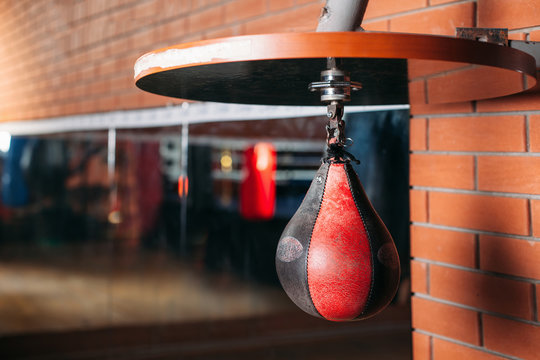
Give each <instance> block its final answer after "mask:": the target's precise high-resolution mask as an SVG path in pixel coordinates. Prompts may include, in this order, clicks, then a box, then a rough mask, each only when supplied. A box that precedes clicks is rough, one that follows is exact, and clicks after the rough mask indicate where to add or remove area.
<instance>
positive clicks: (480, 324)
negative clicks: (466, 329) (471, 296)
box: [476, 312, 484, 347]
mask: <svg viewBox="0 0 540 360" xmlns="http://www.w3.org/2000/svg"><path fill="white" fill-rule="evenodd" d="M476 316H477V321H478V340H479V342H480V346H481V347H484V320H483V316H482V313H480V312H478V313H477V314H476Z"/></svg>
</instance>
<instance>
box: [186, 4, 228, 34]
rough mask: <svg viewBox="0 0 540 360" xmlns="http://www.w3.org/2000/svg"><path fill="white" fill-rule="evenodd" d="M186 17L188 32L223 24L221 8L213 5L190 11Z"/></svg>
mask: <svg viewBox="0 0 540 360" xmlns="http://www.w3.org/2000/svg"><path fill="white" fill-rule="evenodd" d="M187 19H188V29H189V32H191V33H193V32H197V31H202V30H207V29H210V28H213V27H216V26H219V25H221V24H223V8H222V7H213V8H209V9H207V10H203V11H200V12H196V13H191V14H190V15H189V17H188V18H187Z"/></svg>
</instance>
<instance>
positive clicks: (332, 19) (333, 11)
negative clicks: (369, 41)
mask: <svg viewBox="0 0 540 360" xmlns="http://www.w3.org/2000/svg"><path fill="white" fill-rule="evenodd" d="M368 1H369V0H326V5H325V6H324V8H323V10H322V13H321V16H320V17H319V25H318V26H317V32H329V31H356V30H362V29H361V28H360V25H362V20H363V19H364V14H365V12H366V8H367V5H368Z"/></svg>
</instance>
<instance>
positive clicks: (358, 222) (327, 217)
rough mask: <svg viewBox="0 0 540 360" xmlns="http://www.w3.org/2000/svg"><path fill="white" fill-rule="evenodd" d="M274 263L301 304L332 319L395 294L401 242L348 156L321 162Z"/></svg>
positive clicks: (379, 305) (368, 311)
mask: <svg viewBox="0 0 540 360" xmlns="http://www.w3.org/2000/svg"><path fill="white" fill-rule="evenodd" d="M276 269H277V273H278V276H279V280H280V282H281V284H282V286H283V288H284V289H285V291H286V293H287V295H289V297H290V298H291V300H292V301H293V302H294V303H295V304H296V305H297V306H299V307H300V308H301V309H302V310H304V311H305V312H307V313H308V314H311V315H314V316H318V317H322V318H325V319H328V320H334V321H346V320H359V319H365V318H367V317H370V316H372V315H375V314H376V313H378V312H379V311H381V310H382V309H383V308H384V307H386V305H388V303H389V302H390V301H391V300H392V298H393V297H394V295H395V293H396V290H397V287H398V283H399V277H400V267H399V257H398V254H397V251H396V247H395V245H394V242H393V240H392V237H391V236H390V233H389V232H388V230H387V229H386V226H385V225H384V223H383V222H382V220H381V219H380V218H379V216H378V215H377V213H376V212H375V210H374V209H373V206H372V205H371V203H370V201H369V200H368V198H367V196H366V194H365V192H364V189H363V188H362V185H361V183H360V180H359V179H358V175H357V174H356V172H355V171H354V169H353V167H352V165H350V164H349V163H348V162H334V161H329V162H326V163H323V164H322V165H321V167H320V168H319V170H318V172H317V174H316V175H315V179H314V180H313V182H312V183H311V186H310V188H309V190H308V192H307V194H306V197H305V198H304V200H303V202H302V204H301V205H300V207H299V208H298V210H297V211H296V213H295V215H294V216H293V218H292V219H291V220H290V222H289V224H288V225H287V227H286V228H285V230H284V231H283V234H282V235H281V238H280V240H279V243H278V248H277V252H276Z"/></svg>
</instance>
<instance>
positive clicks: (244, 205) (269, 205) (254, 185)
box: [240, 143, 277, 220]
mask: <svg viewBox="0 0 540 360" xmlns="http://www.w3.org/2000/svg"><path fill="white" fill-rule="evenodd" d="M276 163H277V161H276V149H275V147H274V145H272V144H270V143H258V144H256V145H255V146H252V147H249V148H247V149H246V150H245V151H244V167H243V172H244V178H243V180H242V183H241V184H240V214H241V215H242V217H243V218H244V219H249V220H268V219H272V218H273V217H274V211H275V208H276V166H277V164H276Z"/></svg>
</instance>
